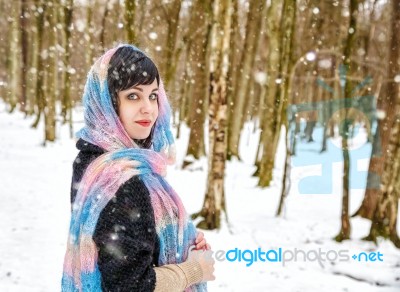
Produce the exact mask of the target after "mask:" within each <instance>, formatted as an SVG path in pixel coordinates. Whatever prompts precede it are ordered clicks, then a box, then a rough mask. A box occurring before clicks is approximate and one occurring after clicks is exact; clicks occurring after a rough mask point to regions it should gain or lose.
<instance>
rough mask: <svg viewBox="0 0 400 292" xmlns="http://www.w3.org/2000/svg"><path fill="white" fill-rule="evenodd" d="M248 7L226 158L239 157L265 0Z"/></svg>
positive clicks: (255, 1) (252, 0) (253, 1)
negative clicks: (243, 120)
mask: <svg viewBox="0 0 400 292" xmlns="http://www.w3.org/2000/svg"><path fill="white" fill-rule="evenodd" d="M249 5H250V9H249V12H248V15H247V25H246V40H245V45H244V48H243V51H242V57H241V61H240V69H238V70H237V72H236V74H237V76H236V84H235V91H234V100H233V103H234V105H233V114H232V115H231V116H230V120H229V129H228V159H230V157H231V156H236V157H238V158H239V139H240V131H241V128H242V119H243V111H244V102H245V96H246V93H247V91H248V90H249V85H250V80H252V76H251V75H252V74H251V73H252V72H251V70H252V64H254V58H255V56H256V50H257V47H258V41H259V35H260V34H259V29H260V25H261V19H262V14H263V10H264V6H265V1H257V0H251V1H250V4H249Z"/></svg>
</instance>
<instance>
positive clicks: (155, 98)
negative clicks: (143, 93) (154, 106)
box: [149, 93, 158, 100]
mask: <svg viewBox="0 0 400 292" xmlns="http://www.w3.org/2000/svg"><path fill="white" fill-rule="evenodd" d="M149 98H150V100H157V99H158V94H155V93H153V94H151V95H150V97H149Z"/></svg>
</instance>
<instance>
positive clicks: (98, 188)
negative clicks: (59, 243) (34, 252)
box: [62, 45, 207, 292]
mask: <svg viewBox="0 0 400 292" xmlns="http://www.w3.org/2000/svg"><path fill="white" fill-rule="evenodd" d="M121 46H129V47H131V48H132V49H134V50H137V51H140V50H139V49H138V48H136V47H134V46H131V45H119V46H118V47H116V48H113V49H111V50H109V51H107V52H106V53H105V54H104V55H103V56H101V57H100V58H99V59H98V60H97V61H96V62H95V64H94V65H93V66H92V68H91V70H90V72H89V74H88V77H87V82H86V85H85V89H84V94H83V104H84V110H85V111H84V120H85V125H84V127H83V128H82V129H81V130H80V131H79V132H78V133H77V137H78V138H82V139H83V140H85V141H87V142H90V143H92V144H94V145H97V146H99V147H101V148H103V149H104V150H106V152H105V153H104V154H102V155H101V156H99V157H98V158H97V159H95V160H94V161H93V162H92V163H91V164H90V165H89V166H88V168H87V169H86V171H85V173H84V175H83V178H82V181H81V183H80V184H79V188H78V190H77V195H76V199H75V201H74V203H73V206H72V214H71V222H70V229H69V237H68V242H67V251H66V254H65V259H64V271H63V278H62V291H91V292H93V291H101V274H100V271H99V269H98V265H97V249H96V246H95V243H94V241H93V239H92V237H93V233H94V231H95V228H96V224H97V220H98V218H99V215H100V212H101V211H102V209H103V208H104V207H105V206H106V205H107V203H108V202H109V201H110V200H111V199H112V198H113V197H114V196H115V194H116V192H117V190H118V189H119V187H120V186H121V185H122V184H123V183H124V182H126V181H127V180H128V179H130V178H131V177H132V176H135V175H139V176H140V178H141V179H142V181H143V182H144V184H145V186H146V187H147V189H148V190H149V193H150V199H151V203H152V206H153V210H154V219H155V226H156V232H157V235H158V238H159V241H160V255H159V265H160V266H162V265H165V264H173V263H181V262H184V261H185V260H186V258H187V256H188V249H189V246H190V245H192V244H194V240H195V238H196V228H195V227H194V225H193V223H192V222H191V220H190V219H189V218H188V215H187V213H186V211H185V209H184V207H183V205H182V202H181V200H180V198H179V196H178V195H177V194H176V192H175V191H174V190H173V189H172V187H171V186H170V185H169V184H168V183H167V182H166V180H165V179H164V176H165V175H166V167H167V164H172V163H174V161H175V150H174V138H173V135H172V133H171V127H170V117H171V109H170V106H169V103H168V100H167V96H166V94H165V90H164V87H163V83H162V81H161V80H160V84H159V90H158V91H159V97H158V107H159V116H158V118H157V121H156V123H155V125H154V127H155V128H154V134H153V147H152V149H142V148H140V147H138V145H137V144H136V143H135V142H134V141H133V139H131V138H130V137H129V135H128V134H127V132H126V131H125V129H124V127H123V125H122V123H121V121H120V119H119V118H118V116H117V114H116V112H115V110H114V108H113V105H112V100H111V96H110V93H109V89H108V85H107V72H108V64H109V61H110V58H111V57H112V56H113V54H114V53H115V52H116V50H117V49H118V48H120V47H121ZM140 52H141V51H140ZM142 53H143V52H142ZM143 54H144V53H143ZM186 291H207V286H206V284H205V283H200V284H197V285H193V286H191V287H189V288H188V289H187V290H186Z"/></svg>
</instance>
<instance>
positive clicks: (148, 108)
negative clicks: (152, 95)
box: [140, 98, 153, 114]
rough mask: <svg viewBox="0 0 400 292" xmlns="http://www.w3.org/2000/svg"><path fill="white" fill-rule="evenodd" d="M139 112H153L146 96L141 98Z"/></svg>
mask: <svg viewBox="0 0 400 292" xmlns="http://www.w3.org/2000/svg"><path fill="white" fill-rule="evenodd" d="M140 112H141V113H142V114H151V113H152V112H153V107H152V105H151V101H150V99H148V98H144V99H142V104H141V107H140Z"/></svg>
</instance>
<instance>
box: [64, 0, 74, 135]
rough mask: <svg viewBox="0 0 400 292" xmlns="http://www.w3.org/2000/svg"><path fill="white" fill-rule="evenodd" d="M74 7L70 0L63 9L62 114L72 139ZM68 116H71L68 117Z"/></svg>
mask: <svg viewBox="0 0 400 292" xmlns="http://www.w3.org/2000/svg"><path fill="white" fill-rule="evenodd" d="M73 6H74V1H73V0H69V1H68V2H67V4H66V5H65V6H64V7H63V14H64V43H65V53H64V72H63V73H64V78H63V79H62V80H63V81H64V94H63V100H62V108H61V114H62V117H63V123H66V122H67V121H68V122H69V130H70V133H69V134H70V137H71V138H72V137H73V125H72V100H71V71H70V51H71V50H70V49H71V45H70V39H71V25H72V17H73V9H74V8H73ZM67 115H69V116H68V117H67Z"/></svg>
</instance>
